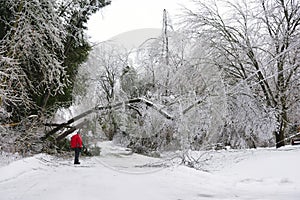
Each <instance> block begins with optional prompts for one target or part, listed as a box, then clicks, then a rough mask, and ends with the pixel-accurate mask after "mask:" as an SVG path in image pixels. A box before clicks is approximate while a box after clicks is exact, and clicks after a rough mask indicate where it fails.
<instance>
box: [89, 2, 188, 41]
mask: <svg viewBox="0 0 300 200" xmlns="http://www.w3.org/2000/svg"><path fill="white" fill-rule="evenodd" d="M187 2H189V0H112V3H111V5H109V6H107V7H105V8H103V9H102V10H101V11H99V12H98V13H96V14H94V15H93V16H92V17H91V19H90V20H89V22H88V32H87V33H88V35H89V36H90V37H91V41H93V42H100V41H104V40H107V39H110V38H111V37H113V36H115V35H118V34H120V33H123V32H127V31H130V30H134V29H140V28H162V18H163V17H162V16H163V9H166V10H167V11H168V13H169V15H170V17H171V18H172V17H174V16H175V15H177V14H179V13H180V8H181V5H183V4H186V3H187Z"/></svg>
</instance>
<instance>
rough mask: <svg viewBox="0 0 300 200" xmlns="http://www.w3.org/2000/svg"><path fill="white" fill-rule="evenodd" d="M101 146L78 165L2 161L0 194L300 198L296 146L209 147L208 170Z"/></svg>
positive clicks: (23, 198)
mask: <svg viewBox="0 0 300 200" xmlns="http://www.w3.org/2000/svg"><path fill="white" fill-rule="evenodd" d="M102 150H103V151H102V154H101V156H99V157H93V158H81V163H82V165H80V166H74V165H73V164H72V162H73V160H72V159H70V160H64V159H62V158H56V157H53V156H49V155H45V154H39V155H36V156H33V157H30V158H25V159H21V160H17V161H14V162H12V163H10V164H8V165H5V166H1V168H0V199H1V200H2V199H3V200H10V199H16V200H41V199H43V200H48V199H49V200H50V199H51V200H53V199H72V200H77V199H86V200H94V199H95V200H96V199H97V200H98V199H103V200H110V199H111V200H119V199H120V200H123V199H130V200H135V199H137V200H148V199H149V200H193V199H200V200H201V199H214V200H219V199H222V200H226V199H227V200H232V199H245V200H246V199H247V200H252V199H253V200H259V199H261V200H285V199H288V200H296V199H297V200H298V199H300V173H299V166H300V146H298V147H290V146H289V147H284V148H281V149H278V150H276V149H257V150H240V151H236V150H235V151H233V150H228V151H225V150H224V151H212V152H209V154H210V158H211V159H210V160H208V161H206V163H205V165H204V167H205V168H206V170H208V172H204V171H199V170H194V169H191V168H188V167H185V166H181V165H175V164H174V162H170V161H166V160H165V159H162V158H149V157H146V156H141V155H138V154H132V153H131V152H130V151H129V150H128V149H124V148H120V147H117V146H114V145H113V144H111V143H104V144H103V146H102ZM0 158H1V163H2V161H3V160H2V159H4V158H3V157H0ZM4 160H5V159H4ZM209 169H211V170H209Z"/></svg>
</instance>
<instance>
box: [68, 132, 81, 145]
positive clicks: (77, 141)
mask: <svg viewBox="0 0 300 200" xmlns="http://www.w3.org/2000/svg"><path fill="white" fill-rule="evenodd" d="M70 144H71V148H82V139H81V136H80V135H79V134H78V133H77V134H76V135H73V136H72V137H71V142H70Z"/></svg>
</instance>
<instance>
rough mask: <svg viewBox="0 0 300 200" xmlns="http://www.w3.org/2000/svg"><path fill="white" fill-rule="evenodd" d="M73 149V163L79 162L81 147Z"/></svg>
mask: <svg viewBox="0 0 300 200" xmlns="http://www.w3.org/2000/svg"><path fill="white" fill-rule="evenodd" d="M74 150H75V160H74V164H80V162H79V154H80V152H81V148H74Z"/></svg>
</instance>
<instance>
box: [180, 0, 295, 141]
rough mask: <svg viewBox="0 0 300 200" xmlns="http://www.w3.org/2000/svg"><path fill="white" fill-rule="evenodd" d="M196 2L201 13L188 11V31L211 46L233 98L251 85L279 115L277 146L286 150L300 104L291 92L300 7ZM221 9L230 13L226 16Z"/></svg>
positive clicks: (285, 3)
mask: <svg viewBox="0 0 300 200" xmlns="http://www.w3.org/2000/svg"><path fill="white" fill-rule="evenodd" d="M195 2H196V5H197V10H189V9H186V12H185V17H186V18H185V19H184V22H185V25H186V26H185V27H186V28H188V29H189V30H190V31H191V33H192V35H193V36H195V37H197V38H200V37H201V38H202V41H203V38H205V40H206V43H208V44H209V46H210V49H211V52H212V54H211V56H210V58H211V61H212V62H214V63H215V65H217V66H219V67H220V68H221V69H223V71H224V72H225V73H224V78H225V80H226V82H227V83H228V86H229V88H228V94H229V95H230V93H232V92H237V89H238V88H239V86H240V85H241V84H245V83H246V84H247V85H248V87H249V88H250V90H251V93H252V94H251V96H253V97H254V98H257V99H258V98H259V100H258V101H261V102H262V103H263V104H264V105H265V106H266V107H268V108H271V109H274V110H275V114H276V117H277V127H276V130H275V138H276V146H277V147H280V146H283V145H284V134H285V130H286V126H287V124H288V123H289V119H288V113H289V112H293V111H292V110H290V108H291V105H290V104H291V103H296V104H299V100H297V101H295V99H294V96H293V93H292V92H290V91H293V90H298V89H297V88H296V87H297V84H298V85H299V72H298V71H299V25H300V24H299V20H300V15H299V5H300V4H299V2H298V1H283V0H282V1H268V0H264V1H261V0H257V1H251V2H246V1H243V2H242V3H240V2H234V3H233V2H232V3H231V2H228V1H212V4H209V3H208V2H207V1H205V3H204V1H195ZM221 3H222V4H221ZM220 5H227V6H228V7H227V8H230V9H228V10H226V11H223V12H222V11H221V10H220ZM297 79H298V80H297Z"/></svg>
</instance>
